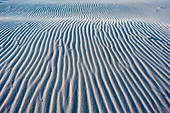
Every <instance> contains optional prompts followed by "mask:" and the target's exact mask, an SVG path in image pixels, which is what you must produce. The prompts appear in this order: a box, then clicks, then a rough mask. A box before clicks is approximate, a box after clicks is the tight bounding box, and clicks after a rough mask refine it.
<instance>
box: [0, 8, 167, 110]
mask: <svg viewBox="0 0 170 113" xmlns="http://www.w3.org/2000/svg"><path fill="white" fill-rule="evenodd" d="M62 7H64V8H65V9H61V8H60V7H59V11H60V12H56V13H59V15H64V17H65V18H55V20H39V21H38V20H30V21H19V22H18V23H16V22H11V23H7V22H4V23H2V22H1V23H0V112H11V113H12V112H21V113H22V112H28V113H29V112H68V113H70V112H74V113H75V112H78V113H82V112H85V113H86V112H90V113H97V112H101V113H103V112H109V113H112V112H118V113H122V112H135V113H136V112H140V113H141V112H151V113H159V112H167V113H168V112H170V108H169V105H170V88H169V86H170V77H169V73H170V67H169V65H170V60H169V59H170V55H169V52H170V46H169V45H170V44H169V41H170V39H169V36H170V34H169V31H168V29H169V28H168V26H166V25H162V24H156V23H145V22H141V21H136V20H125V19H103V18H102V19H96V18H89V19H88V18H84V19H83V18H76V17H75V16H74V17H69V16H67V13H62V10H66V9H68V12H73V11H77V12H79V11H83V10H84V9H81V6H79V5H76V7H75V8H73V7H72V6H69V7H71V8H68V5H66V6H62ZM77 7H79V8H77ZM85 7H91V8H95V7H97V6H95V5H94V6H93V5H92V6H91V5H87V6H85ZM45 8H46V7H45ZM109 8H110V7H108V9H105V10H109V11H110V10H111V9H109ZM21 9H22V8H21ZM85 9H86V8H85ZM101 9H102V8H101ZM48 10H49V12H50V10H54V8H51V9H46V10H45V11H48ZM55 10H56V9H55ZM22 11H24V10H22ZM43 11H44V10H43V8H42V9H39V8H37V10H36V12H41V13H40V15H37V17H41V16H43V15H42V14H43V13H42V12H43ZM98 11H100V10H98ZM52 12H55V11H52ZM106 12H107V11H106ZM18 13H19V12H16V15H18ZM60 13H62V14H60ZM7 14H8V12H7ZM30 15H32V16H31V17H35V15H33V12H32V13H31V14H30ZM30 15H29V16H30ZM49 15H50V13H49V14H46V13H44V16H49ZM71 15H73V14H71ZM52 16H53V15H52ZM66 17H68V18H66Z"/></svg>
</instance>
